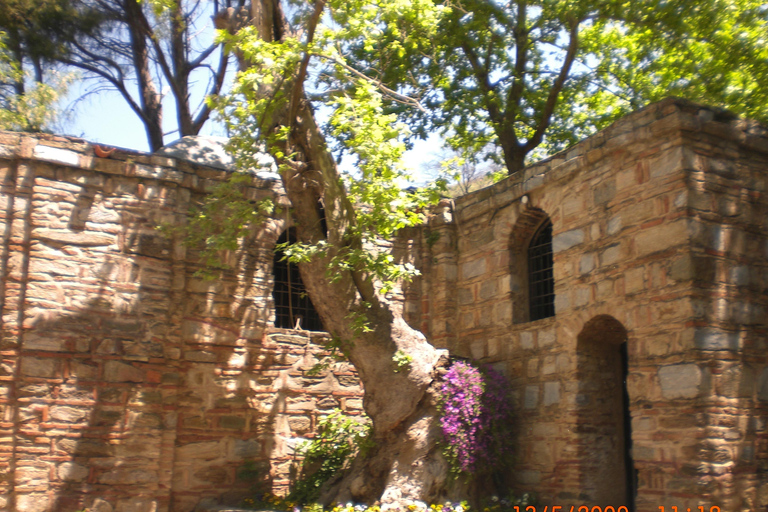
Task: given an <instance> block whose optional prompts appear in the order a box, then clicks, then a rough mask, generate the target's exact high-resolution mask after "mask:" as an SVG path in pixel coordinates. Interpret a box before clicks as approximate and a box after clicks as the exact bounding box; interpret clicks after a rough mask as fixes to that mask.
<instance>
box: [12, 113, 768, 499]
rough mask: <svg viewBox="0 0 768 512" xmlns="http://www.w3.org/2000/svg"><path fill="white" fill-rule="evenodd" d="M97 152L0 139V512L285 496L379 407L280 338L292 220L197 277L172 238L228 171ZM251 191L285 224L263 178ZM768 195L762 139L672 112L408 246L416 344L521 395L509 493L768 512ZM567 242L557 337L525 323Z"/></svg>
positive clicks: (581, 152)
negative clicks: (280, 257)
mask: <svg viewBox="0 0 768 512" xmlns="http://www.w3.org/2000/svg"><path fill="white" fill-rule="evenodd" d="M99 154H102V155H105V154H106V156H101V157H99V156H95V154H94V148H93V147H92V146H91V145H90V144H88V143H86V142H83V141H80V140H76V139H63V138H58V137H51V136H30V135H19V134H8V133H5V134H2V135H0V178H1V179H2V181H1V183H2V191H1V192H2V193H1V194H0V206H2V209H0V211H2V219H3V224H2V227H3V232H2V233H3V235H2V252H1V253H0V270H2V276H3V280H2V287H0V290H1V291H0V293H1V294H2V295H0V297H1V299H0V304H1V305H2V345H1V346H0V350H2V367H1V370H0V372H1V373H0V382H2V386H1V387H0V390H1V391H2V394H0V405H2V412H3V415H2V423H0V431H1V432H0V450H1V451H0V463H1V464H2V466H0V467H2V478H1V479H0V484H1V487H0V490H1V491H2V495H0V505H1V506H0V510H8V511H10V510H19V511H40V512H43V511H53V510H56V511H59V510H61V511H67V512H69V511H74V510H79V509H82V508H84V507H91V508H92V510H98V511H99V512H108V511H114V512H133V511H135V512H150V511H155V512H158V511H180V512H181V511H183V512H189V511H192V510H193V509H194V508H195V507H196V506H198V505H199V504H201V503H205V502H206V501H207V502H227V501H231V502H235V501H237V500H238V499H239V497H242V496H244V495H245V494H246V493H247V492H248V490H249V488H250V487H251V486H253V485H260V486H261V488H271V489H272V490H275V491H277V492H280V491H283V490H285V488H286V486H287V485H288V483H289V479H290V466H291V457H292V449H293V447H294V446H295V444H296V443H297V442H298V441H299V440H300V439H302V438H303V437H306V436H310V435H311V432H312V430H313V428H314V426H315V424H316V422H317V418H318V416H319V415H322V414H325V413H326V411H329V410H331V409H333V408H335V407H340V408H342V409H343V410H345V411H346V412H348V413H350V414H358V413H359V412H360V410H361V389H360V387H359V384H358V382H357V378H356V375H355V374H354V372H353V369H352V368H350V367H349V366H348V365H346V364H343V363H339V364H337V365H336V366H335V367H332V368H331V369H330V370H329V371H327V372H326V373H324V374H322V375H320V376H317V377H314V376H310V375H308V374H307V372H306V370H307V369H308V368H309V367H310V366H312V365H313V364H314V362H315V360H316V359H315V357H314V356H313V355H312V354H313V353H317V352H319V351H320V350H321V349H320V348H319V347H318V346H317V345H316V344H315V343H314V342H315V341H319V338H320V337H321V336H322V335H321V334H320V333H307V332H298V331H284V330H279V329H274V328H273V327H271V326H272V325H273V318H274V312H273V311H272V309H273V305H272V301H271V295H270V293H271V286H272V280H271V265H272V251H273V247H274V243H275V240H276V239H277V237H278V236H279V234H280V233H281V232H282V231H283V230H284V229H285V225H284V223H283V220H281V219H277V218H273V219H268V220H267V222H266V223H265V225H264V226H261V227H258V228H254V229H253V231H252V232H251V234H250V235H249V236H248V237H246V239H245V240H244V241H243V243H242V249H241V250H240V251H235V252H233V253H232V254H226V255H224V256H225V259H226V260H227V261H228V262H229V263H230V264H231V265H232V268H233V270H231V271H226V272H221V273H220V275H218V276H217V279H215V280H212V281H209V280H204V279H202V278H199V277H197V275H196V271H197V270H200V268H201V267H200V264H199V263H198V260H199V258H198V255H197V254H196V253H195V251H193V250H189V249H186V248H185V247H184V246H183V245H182V244H180V242H179V240H177V239H175V238H173V237H171V238H168V237H166V236H164V235H162V234H161V233H159V232H158V231H157V230H156V229H155V227H156V226H157V225H158V224H160V223H163V222H166V223H170V224H178V223H181V222H183V221H184V218H185V216H186V213H187V210H188V209H189V206H190V205H192V204H195V203H196V202H197V201H199V200H200V198H201V197H203V195H204V194H206V193H208V192H210V191H211V190H212V187H213V186H214V185H215V184H216V183H217V182H220V181H222V180H224V179H226V176H227V173H226V172H224V171H221V170H218V169H214V168H210V167H204V166H199V165H195V164H191V163H189V162H185V161H181V160H176V159H172V158H168V157H161V156H158V155H145V154H139V153H132V152H125V151H119V150H118V151H115V152H113V153H109V152H106V153H105V152H104V151H100V152H99ZM247 194H248V197H249V198H251V199H253V200H258V199H260V198H263V197H273V198H275V200H277V201H278V202H281V201H283V199H282V196H281V195H280V190H279V185H278V184H276V183H274V182H271V181H270V180H269V179H268V178H265V177H264V176H263V175H259V174H256V175H254V177H253V181H252V184H251V186H249V187H248V189H247ZM767 194H768V133H767V132H766V130H765V129H764V128H762V127H760V126H759V125H757V124H755V123H752V122H749V121H745V120H740V119H736V118H734V117H733V116H731V115H729V114H728V113H725V112H721V111H717V110H714V109H709V108H705V107H701V106H698V105H694V104H691V103H688V102H685V101H681V100H675V99H670V100H665V101H663V102H660V103H657V104H654V105H651V106H649V107H647V108H645V109H643V110H641V111H638V112H636V113H634V114H632V115H630V116H627V117H626V118H624V119H622V120H620V121H618V122H616V123H614V124H613V125H612V126H610V127H609V128H607V129H606V130H603V131H602V132H600V133H598V134H596V135H595V136H593V137H591V138H589V139H587V140H584V141H582V142H581V143H579V144H577V145H575V146H573V147H572V148H570V149H568V150H567V151H564V152H562V153H560V154H557V155H555V156H553V157H552V158H550V159H548V160H545V161H543V162H540V163H537V164H535V165H533V166H530V167H529V168H527V169H526V170H525V171H524V172H521V173H519V174H518V175H515V176H511V177H509V178H508V179H506V180H504V181H502V182H499V183H497V184H495V185H493V186H491V187H488V188H486V189H483V190H480V191H477V192H474V193H471V194H469V195H467V196H464V197H461V198H457V199H455V200H444V201H443V202H442V203H441V204H440V205H439V206H438V207H437V208H436V209H435V210H434V211H433V213H432V214H431V215H430V218H429V221H428V222H427V223H426V224H425V226H424V227H423V228H419V229H412V230H408V231H407V232H404V233H403V234H402V237H401V238H400V239H399V240H398V241H396V243H395V244H394V248H395V251H396V253H397V256H398V257H399V258H401V259H404V260H405V259H410V261H412V262H413V263H414V264H416V265H417V266H418V267H419V268H420V269H421V271H422V276H421V277H420V278H418V279H417V280H415V281H414V282H413V283H411V284H409V285H408V286H406V287H405V289H404V299H405V303H406V304H405V306H406V311H407V314H408V321H409V322H410V323H411V324H412V325H414V326H415V327H417V328H419V329H421V330H422V331H423V332H424V333H425V334H426V335H427V336H428V338H429V339H430V340H431V341H432V342H433V343H434V344H435V345H437V346H439V347H444V348H448V349H450V351H451V352H452V353H453V354H455V355H458V356H462V357H467V358H472V359H475V360H479V361H482V362H486V363H489V364H492V365H494V366H495V367H496V368H497V369H499V370H501V371H502V372H503V373H505V374H506V375H507V376H508V377H509V378H510V381H511V383H512V387H513V399H514V407H515V408H516V411H517V415H516V416H517V418H518V419H517V423H516V425H515V429H516V442H517V452H516V454H515V456H514V457H513V460H511V461H510V468H511V469H510V471H509V474H508V475H507V477H508V483H510V484H511V485H513V486H514V488H515V489H517V490H519V491H535V492H536V493H537V494H538V495H539V496H540V498H541V501H542V504H543V505H560V506H562V507H563V509H564V510H570V506H571V505H573V506H575V508H574V510H578V507H579V506H589V507H591V506H593V505H600V506H603V507H606V506H613V507H614V509H615V510H618V507H619V506H627V507H628V510H636V511H639V512H656V511H658V510H659V507H660V506H663V507H665V509H666V510H672V509H671V507H673V506H676V507H678V510H685V509H686V508H690V509H691V510H695V511H696V512H700V511H701V510H705V511H709V512H714V511H715V510H717V509H715V508H714V507H719V509H720V510H721V511H722V512H725V511H728V512H733V511H757V510H766V508H767V507H768V462H767V461H768V430H767V429H768V355H767V354H768V352H767V351H766V349H767V348H768V346H767V342H768V337H767V335H766V333H767V329H768V319H767V317H766V310H767V308H768V293H767V290H768V229H766V228H767V227H768V226H766V223H768V199H767V198H766V195H767ZM547 220H549V221H551V223H552V239H551V246H552V251H553V261H554V264H553V274H554V282H555V285H554V291H555V299H554V308H555V315H554V316H551V317H548V318H543V319H541V320H536V321H530V320H529V318H530V317H529V312H528V311H529V295H528V293H529V292H528V268H527V267H528V263H527V261H528V260H527V258H528V245H529V243H530V242H531V239H532V237H533V235H534V233H535V232H537V229H538V228H539V227H540V226H541V225H542V224H543V223H545V222H547ZM242 469H249V470H252V471H248V472H247V474H249V475H253V478H252V480H251V481H245V480H241V479H238V478H237V474H238V472H239V473H240V474H243V471H242ZM699 507H702V509H700V508H699ZM609 510H610V509H609Z"/></svg>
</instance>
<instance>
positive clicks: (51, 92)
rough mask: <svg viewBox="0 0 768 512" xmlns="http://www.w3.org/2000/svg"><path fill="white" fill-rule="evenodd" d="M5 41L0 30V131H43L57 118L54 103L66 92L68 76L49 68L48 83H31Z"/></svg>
mask: <svg viewBox="0 0 768 512" xmlns="http://www.w3.org/2000/svg"><path fill="white" fill-rule="evenodd" d="M6 41H7V38H6V35H5V34H4V33H2V32H0V130H13V131H31V132H39V131H43V130H44V129H46V128H49V127H51V125H52V124H53V123H54V122H55V121H56V119H57V118H58V114H59V110H58V109H57V108H56V104H57V103H58V102H59V100H60V98H62V97H63V96H65V95H66V90H67V87H68V85H69V83H70V82H71V80H72V76H71V75H68V76H67V75H62V74H60V73H56V72H54V71H52V72H50V73H49V75H50V77H49V81H50V84H45V83H41V82H31V81H30V80H29V77H28V73H25V72H24V71H23V70H22V69H21V66H20V64H19V63H18V61H16V60H15V59H14V58H13V57H12V56H11V53H10V50H9V49H8V46H7V44H6ZM25 82H29V83H26V84H25ZM14 84H17V85H18V87H17V86H16V85H14ZM19 84H24V85H23V86H22V85H19ZM19 90H22V91H23V93H19V92H18V91H19Z"/></svg>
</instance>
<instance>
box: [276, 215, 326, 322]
mask: <svg viewBox="0 0 768 512" xmlns="http://www.w3.org/2000/svg"><path fill="white" fill-rule="evenodd" d="M295 241H296V231H295V229H294V228H290V229H288V230H286V231H285V232H283V234H282V235H280V238H279V239H278V240H277V243H278V244H282V243H285V242H290V243H293V242H295ZM283 256H284V254H283V251H280V250H275V261H274V266H273V267H272V269H273V272H274V275H275V287H274V289H273V290H272V297H273V298H274V300H275V327H280V328H282V329H294V328H296V327H297V326H298V327H300V328H301V329H304V330H307V331H323V330H324V329H323V324H322V322H321V321H320V316H319V315H318V314H317V311H315V307H314V306H313V305H312V301H311V300H310V299H309V295H308V294H307V290H306V288H304V283H303V282H302V281H301V274H300V273H299V267H298V266H297V265H295V264H293V263H289V262H288V260H285V259H283Z"/></svg>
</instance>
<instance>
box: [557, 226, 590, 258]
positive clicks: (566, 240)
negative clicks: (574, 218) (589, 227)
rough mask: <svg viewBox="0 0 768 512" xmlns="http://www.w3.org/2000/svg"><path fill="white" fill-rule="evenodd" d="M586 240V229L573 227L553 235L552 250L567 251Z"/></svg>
mask: <svg viewBox="0 0 768 512" xmlns="http://www.w3.org/2000/svg"><path fill="white" fill-rule="evenodd" d="M582 242H584V230H583V229H572V230H570V231H564V232H562V233H558V234H556V235H555V236H553V237H552V251H553V252H555V253H558V252H561V251H565V250H568V249H570V248H571V247H574V246H576V245H579V244H580V243H582Z"/></svg>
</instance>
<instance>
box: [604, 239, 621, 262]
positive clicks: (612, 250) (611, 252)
mask: <svg viewBox="0 0 768 512" xmlns="http://www.w3.org/2000/svg"><path fill="white" fill-rule="evenodd" d="M620 260H621V245H619V244H616V245H612V246H609V247H608V248H607V249H605V250H604V251H603V252H601V253H600V265H601V266H607V265H613V264H615V263H618V262H619V261H620Z"/></svg>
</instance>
